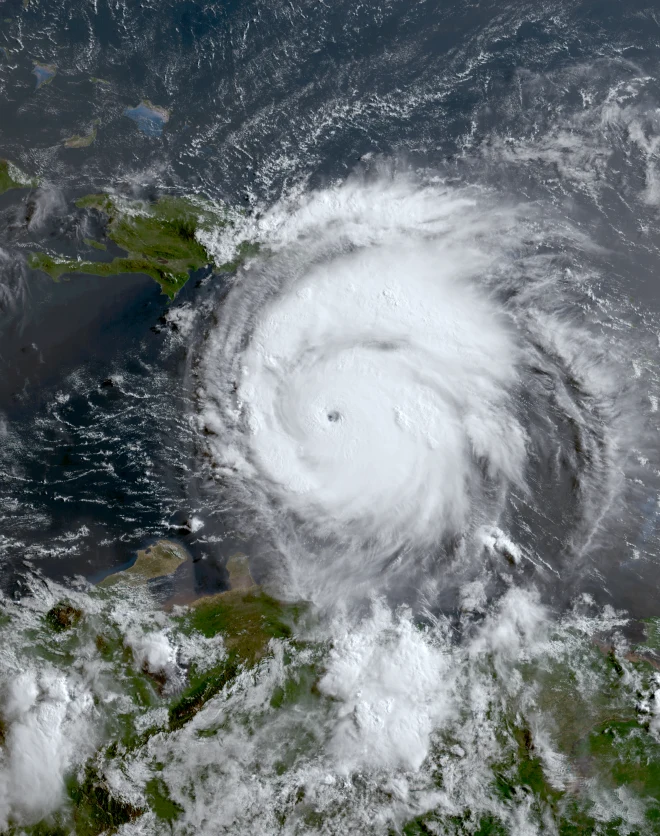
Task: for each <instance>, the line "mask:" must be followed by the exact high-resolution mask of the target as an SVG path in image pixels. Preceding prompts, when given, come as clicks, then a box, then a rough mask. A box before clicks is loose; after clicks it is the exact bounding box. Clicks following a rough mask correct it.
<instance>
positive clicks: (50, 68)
mask: <svg viewBox="0 0 660 836" xmlns="http://www.w3.org/2000/svg"><path fill="white" fill-rule="evenodd" d="M32 72H33V73H34V74H35V75H36V77H37V87H36V89H37V90H38V89H39V88H40V87H43V86H44V85H45V84H50V83H51V81H52V80H53V79H54V78H55V74H56V73H57V67H56V66H55V65H54V64H35V65H34V69H33V70H32Z"/></svg>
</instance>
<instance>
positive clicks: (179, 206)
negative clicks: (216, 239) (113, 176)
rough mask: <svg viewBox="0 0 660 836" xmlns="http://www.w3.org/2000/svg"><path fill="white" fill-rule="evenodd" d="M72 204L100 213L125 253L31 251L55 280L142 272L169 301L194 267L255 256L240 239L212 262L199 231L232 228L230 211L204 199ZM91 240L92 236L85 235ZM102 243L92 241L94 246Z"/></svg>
mask: <svg viewBox="0 0 660 836" xmlns="http://www.w3.org/2000/svg"><path fill="white" fill-rule="evenodd" d="M76 206H77V207H78V208H79V209H83V210H85V211H88V212H94V213H98V215H99V216H100V218H101V219H102V222H103V229H104V237H105V238H106V239H107V240H108V241H110V242H112V243H113V244H115V245H116V246H117V247H119V249H120V250H123V251H124V253H126V255H122V256H116V257H114V258H112V259H111V260H109V261H90V260H86V259H85V260H83V259H80V258H66V257H61V256H57V255H50V254H48V253H44V252H33V253H31V254H30V256H29V258H28V264H29V266H30V267H32V268H33V269H35V270H41V271H42V272H44V273H47V274H48V275H49V276H51V278H53V279H54V280H56V281H57V280H58V279H60V277H62V276H64V275H66V274H71V273H84V274H87V275H92V276H116V275H118V274H119V273H142V274H145V275H147V276H151V278H153V279H154V280H155V281H156V282H158V284H159V285H160V286H161V288H162V290H163V293H164V294H166V295H167V296H168V297H169V298H170V299H173V298H174V297H175V296H176V294H177V293H178V291H179V290H180V289H181V288H182V287H183V286H184V284H185V283H186V282H187V281H188V279H189V277H190V274H191V272H192V271H194V270H199V269H200V268H202V267H206V266H207V265H212V266H213V267H215V268H216V269H218V270H220V271H223V272H226V271H231V270H234V269H236V268H237V267H238V266H239V264H241V263H242V262H243V261H244V260H245V259H246V258H248V257H249V256H251V255H254V254H256V252H257V251H258V245H257V244H255V243H252V242H250V241H241V242H240V243H239V244H238V245H237V246H236V250H235V252H234V256H233V259H232V260H231V261H229V262H225V263H223V264H218V263H216V261H215V259H214V257H213V254H212V253H211V252H210V251H209V250H208V249H207V247H206V245H205V244H204V243H202V240H201V238H200V233H202V232H204V231H210V230H212V229H217V228H218V227H226V226H231V225H232V224H233V221H232V219H231V217H230V213H229V212H228V211H227V209H226V208H225V207H223V206H218V205H217V204H214V203H212V202H211V201H209V200H206V199H205V198H202V197H173V196H169V195H166V196H162V197H160V198H158V199H157V200H155V201H152V202H147V201H140V200H129V199H126V198H124V197H121V196H119V195H114V194H91V195H86V196H85V197H82V198H80V199H79V200H77V201H76ZM86 240H87V241H88V242H91V240H92V239H86ZM97 243H98V244H100V245H101V247H97V246H95V245H94V244H91V243H90V246H92V247H94V248H95V249H101V248H102V247H103V246H105V242H104V241H100V242H97Z"/></svg>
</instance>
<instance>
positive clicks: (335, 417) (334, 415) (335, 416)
mask: <svg viewBox="0 0 660 836" xmlns="http://www.w3.org/2000/svg"><path fill="white" fill-rule="evenodd" d="M340 418H341V413H339V412H337V410H336V409H332V410H331V411H330V412H328V421H330V422H331V423H332V424H336V423H337V421H339V419H340Z"/></svg>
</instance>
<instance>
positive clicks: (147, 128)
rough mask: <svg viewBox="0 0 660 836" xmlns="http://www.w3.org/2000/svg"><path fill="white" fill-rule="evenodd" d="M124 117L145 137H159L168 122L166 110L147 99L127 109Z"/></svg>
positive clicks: (168, 116) (168, 115)
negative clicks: (130, 120)
mask: <svg viewBox="0 0 660 836" xmlns="http://www.w3.org/2000/svg"><path fill="white" fill-rule="evenodd" d="M124 116H128V118H129V119H132V120H133V122H135V124H136V125H137V126H138V128H139V130H141V131H142V133H143V134H146V135H147V136H160V135H161V134H162V133H163V128H164V127H165V125H166V123H167V122H169V120H170V112H169V110H167V108H164V107H159V106H158V105H155V104H152V103H151V102H150V101H149V99H143V100H142V101H141V102H140V104H138V105H136V106H135V107H127V108H126V110H125V111H124Z"/></svg>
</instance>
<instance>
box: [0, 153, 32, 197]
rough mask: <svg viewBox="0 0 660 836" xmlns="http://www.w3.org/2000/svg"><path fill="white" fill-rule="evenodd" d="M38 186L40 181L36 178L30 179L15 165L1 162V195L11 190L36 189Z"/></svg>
mask: <svg viewBox="0 0 660 836" xmlns="http://www.w3.org/2000/svg"><path fill="white" fill-rule="evenodd" d="M38 184H39V181H38V180H37V179H36V178H35V177H29V176H28V175H27V174H25V173H24V172H23V171H21V169H20V168H19V167H18V166H16V165H14V163H11V162H9V160H0V194H4V193H5V192H8V191H9V190H10V189H28V188H34V187H35V186H37V185H38Z"/></svg>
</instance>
